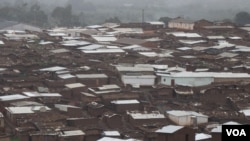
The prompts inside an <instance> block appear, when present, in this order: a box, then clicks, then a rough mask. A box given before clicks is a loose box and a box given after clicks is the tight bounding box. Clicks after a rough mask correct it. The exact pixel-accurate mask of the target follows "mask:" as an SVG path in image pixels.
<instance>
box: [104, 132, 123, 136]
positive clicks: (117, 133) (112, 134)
mask: <svg viewBox="0 0 250 141" xmlns="http://www.w3.org/2000/svg"><path fill="white" fill-rule="evenodd" d="M102 134H103V135H104V136H120V135H121V134H120V133H119V132H118V131H103V133H102Z"/></svg>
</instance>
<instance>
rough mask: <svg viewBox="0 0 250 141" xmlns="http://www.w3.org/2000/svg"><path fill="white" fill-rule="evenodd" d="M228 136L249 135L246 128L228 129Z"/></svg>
mask: <svg viewBox="0 0 250 141" xmlns="http://www.w3.org/2000/svg"><path fill="white" fill-rule="evenodd" d="M226 132H227V136H235V137H238V136H247V134H246V132H245V130H244V129H226Z"/></svg>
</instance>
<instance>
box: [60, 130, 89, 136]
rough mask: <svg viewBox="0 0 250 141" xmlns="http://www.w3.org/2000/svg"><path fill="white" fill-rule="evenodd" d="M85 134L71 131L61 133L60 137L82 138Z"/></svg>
mask: <svg viewBox="0 0 250 141" xmlns="http://www.w3.org/2000/svg"><path fill="white" fill-rule="evenodd" d="M83 135H85V133H84V132H83V131H82V130H72V131H63V132H61V134H60V136H61V137H70V136H83Z"/></svg>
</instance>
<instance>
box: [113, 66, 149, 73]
mask: <svg viewBox="0 0 250 141" xmlns="http://www.w3.org/2000/svg"><path fill="white" fill-rule="evenodd" d="M116 69H117V70H118V71H120V72H125V71H130V72H153V71H154V68H153V67H134V66H132V67H130V66H116Z"/></svg>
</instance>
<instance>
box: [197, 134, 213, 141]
mask: <svg viewBox="0 0 250 141" xmlns="http://www.w3.org/2000/svg"><path fill="white" fill-rule="evenodd" d="M210 138H212V136H211V135H209V134H204V133H198V134H195V141H199V140H205V139H210Z"/></svg>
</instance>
